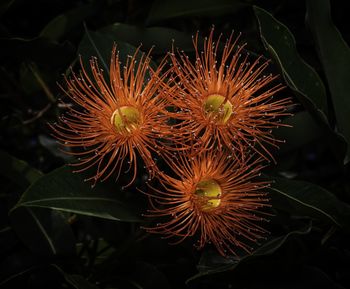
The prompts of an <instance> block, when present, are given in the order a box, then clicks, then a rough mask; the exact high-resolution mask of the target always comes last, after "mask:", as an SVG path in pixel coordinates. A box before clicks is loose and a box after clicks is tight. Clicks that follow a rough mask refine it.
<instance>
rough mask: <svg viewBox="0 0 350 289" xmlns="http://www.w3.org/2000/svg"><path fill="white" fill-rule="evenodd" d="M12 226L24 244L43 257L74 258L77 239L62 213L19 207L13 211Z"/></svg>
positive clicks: (11, 215) (11, 216)
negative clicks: (61, 256)
mask: <svg viewBox="0 0 350 289" xmlns="http://www.w3.org/2000/svg"><path fill="white" fill-rule="evenodd" d="M10 221H11V226H12V228H13V229H14V230H15V232H16V234H17V235H18V236H19V238H20V239H21V240H22V242H23V243H24V244H25V245H26V246H27V247H28V248H29V249H30V250H31V251H32V252H34V253H37V254H39V255H41V256H52V255H64V256H72V255H74V252H75V237H74V235H73V232H72V230H71V228H70V226H69V225H68V224H67V222H66V220H65V219H64V217H63V215H62V213H61V212H58V211H53V210H48V209H43V208H28V207H27V208H26V207H18V208H16V209H15V210H12V211H11V214H10Z"/></svg>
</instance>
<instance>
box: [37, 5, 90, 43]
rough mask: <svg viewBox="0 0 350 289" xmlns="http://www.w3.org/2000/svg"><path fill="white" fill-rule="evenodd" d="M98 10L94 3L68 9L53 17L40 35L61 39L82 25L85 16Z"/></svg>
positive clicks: (55, 39)
mask: <svg viewBox="0 0 350 289" xmlns="http://www.w3.org/2000/svg"><path fill="white" fill-rule="evenodd" d="M95 11H96V7H95V6H94V5H92V4H87V5H80V6H79V7H78V8H74V9H72V10H69V11H67V12H66V13H63V14H60V15H58V16H57V17H55V18H54V19H52V20H51V21H50V22H49V23H48V24H47V25H46V26H45V27H44V29H43V30H42V31H41V32H40V36H41V37H43V38H47V39H50V40H53V41H59V40H61V39H63V37H64V36H65V35H66V34H67V33H69V32H71V31H72V30H73V31H74V30H75V29H77V27H78V26H82V23H83V21H84V19H85V18H87V17H89V16H90V15H92V14H93V13H94V12H95Z"/></svg>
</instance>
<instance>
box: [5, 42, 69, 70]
mask: <svg viewBox="0 0 350 289" xmlns="http://www.w3.org/2000/svg"><path fill="white" fill-rule="evenodd" d="M0 45H1V54H0V59H1V60H2V61H9V60H13V59H15V60H17V61H19V62H22V61H28V62H30V61H33V62H35V63H37V64H41V65H46V66H49V67H51V68H52V69H53V68H61V67H62V65H64V64H68V63H69V62H70V61H71V60H72V58H73V56H74V48H73V47H72V45H71V44H70V43H68V42H64V43H63V44H57V43H55V42H52V41H50V40H48V39H45V38H43V37H36V38H33V39H23V38H12V39H0Z"/></svg>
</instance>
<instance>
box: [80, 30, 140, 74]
mask: <svg viewBox="0 0 350 289" xmlns="http://www.w3.org/2000/svg"><path fill="white" fill-rule="evenodd" d="M114 44H117V49H118V51H119V56H120V59H121V61H122V62H125V60H126V58H127V56H128V55H134V54H135V51H136V48H135V47H134V46H132V45H130V44H127V43H124V42H121V41H117V39H116V38H114V37H113V34H112V33H101V32H93V31H88V30H86V32H85V35H84V37H83V39H82V41H81V42H80V44H79V48H78V53H79V54H80V55H81V56H82V58H83V60H84V63H85V65H86V66H87V65H88V64H87V63H88V60H89V59H90V58H91V57H92V56H94V57H97V58H98V61H99V63H100V64H101V68H103V70H104V71H105V72H106V74H107V75H108V74H109V64H110V61H111V52H112V48H113V45H114Z"/></svg>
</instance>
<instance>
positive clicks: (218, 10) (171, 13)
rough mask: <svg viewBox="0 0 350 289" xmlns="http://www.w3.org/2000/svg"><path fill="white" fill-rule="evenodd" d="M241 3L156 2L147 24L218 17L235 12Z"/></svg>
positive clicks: (209, 0) (224, 0) (205, 0)
mask: <svg viewBox="0 0 350 289" xmlns="http://www.w3.org/2000/svg"><path fill="white" fill-rule="evenodd" d="M242 5H244V4H242V2H240V1H234V0H216V1H212V0H192V1H186V0H179V1H171V0H158V1H155V2H154V3H153V5H152V8H151V11H150V13H149V15H148V19H147V21H148V22H149V23H153V22H157V21H161V20H166V19H171V18H178V17H190V16H211V17H213V16H220V15H227V14H230V13H233V12H236V11H237V10H238V9H239V8H241V7H242Z"/></svg>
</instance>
